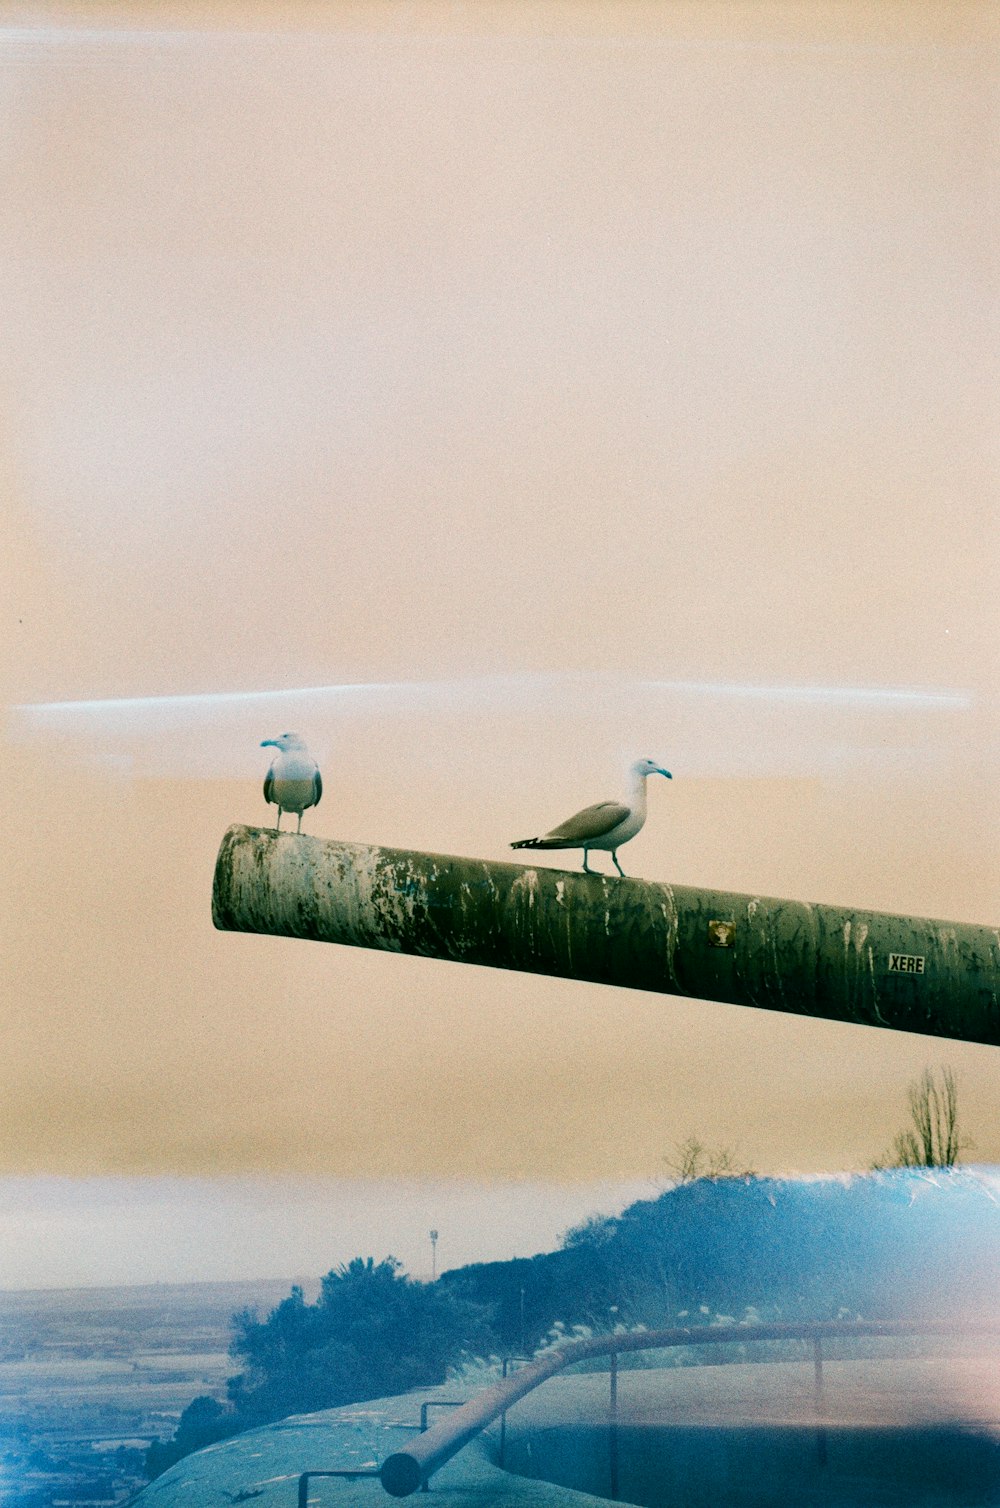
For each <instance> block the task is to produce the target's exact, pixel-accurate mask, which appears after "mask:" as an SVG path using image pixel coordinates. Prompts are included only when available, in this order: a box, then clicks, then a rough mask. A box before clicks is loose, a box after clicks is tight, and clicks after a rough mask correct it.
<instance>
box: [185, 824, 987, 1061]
mask: <svg viewBox="0 0 1000 1508" xmlns="http://www.w3.org/2000/svg"><path fill="white" fill-rule="evenodd" d="M212 919H213V921H214V923H215V925H216V927H218V928H220V929H221V930H224V931H233V932H258V933H269V934H272V935H275V936H279V937H298V938H306V939H312V940H314V941H319V942H332V943H342V944H346V945H348V946H351V947H360V948H380V949H382V950H384V951H387V952H392V953H409V954H417V955H419V956H421V957H424V958H441V959H450V960H452V961H454V962H456V963H472V964H480V965H485V966H487V967H490V968H498V969H515V970H520V971H522V972H525V973H530V974H550V975H556V976H559V977H561V978H564V979H580V980H588V981H591V982H592V983H594V984H606V985H608V984H610V985H619V986H623V987H626V988H628V989H636V990H652V991H656V992H659V993H662V994H667V995H684V996H688V997H692V998H695V999H699V1000H717V1001H723V1002H728V1003H729V1004H733V1005H749V1006H755V1007H757V1008H758V1009H762V1010H772V1011H785V1012H790V1013H792V1014H795V1015H802V1016H817V1017H824V1018H826V1019H828V1020H832V1021H849V1022H854V1023H855V1024H858V1025H865V1026H882V1027H889V1028H891V1029H893V1030H895V1031H908V1032H920V1033H923V1034H925V1035H928V1036H935V1037H952V1038H956V1039H958V1040H960V1041H965V1042H982V1043H986V1044H989V1045H990V1046H994V1047H995V1046H1000V930H998V929H997V928H996V927H987V926H976V925H972V924H969V923H962V922H945V921H933V920H928V919H925V918H922V917H912V916H894V915H891V914H889V913H887V912H879V911H855V910H852V909H849V908H845V907H842V906H826V905H820V904H814V903H807V902H804V901H789V900H776V899H774V898H772V897H769V896H762V895H740V894H734V893H731V892H728V891H723V890H704V889H695V888H692V887H690V886H683V885H670V884H666V883H664V882H663V881H651V880H636V879H619V878H617V877H616V878H614V879H612V878H609V877H605V876H602V875H597V874H583V873H581V872H580V871H574V872H569V871H566V870H560V869H549V868H544V867H538V868H536V867H534V866H527V865H523V864H509V863H494V862H492V861H489V860H485V859H468V858H459V857H454V856H451V855H443V854H430V853H419V852H411V851H408V850H404V849H396V848H383V847H377V846H373V845H368V844H360V843H344V842H340V841H338V840H336V839H331V838H314V837H308V836H300V835H297V834H294V833H277V832H275V831H274V830H273V829H271V828H257V827H244V826H234V827H231V828H230V829H229V831H228V832H227V833H226V835H225V837H224V838H223V840H222V845H221V847H220V849H219V856H218V859H217V862H216V867H215V883H214V887H213V893H212Z"/></svg>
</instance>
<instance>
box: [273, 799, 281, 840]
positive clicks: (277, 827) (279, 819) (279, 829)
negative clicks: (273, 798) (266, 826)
mask: <svg viewBox="0 0 1000 1508" xmlns="http://www.w3.org/2000/svg"><path fill="white" fill-rule="evenodd" d="M274 830H275V832H276V833H280V832H281V807H280V806H279V807H278V820H277V822H276V823H275V824H274Z"/></svg>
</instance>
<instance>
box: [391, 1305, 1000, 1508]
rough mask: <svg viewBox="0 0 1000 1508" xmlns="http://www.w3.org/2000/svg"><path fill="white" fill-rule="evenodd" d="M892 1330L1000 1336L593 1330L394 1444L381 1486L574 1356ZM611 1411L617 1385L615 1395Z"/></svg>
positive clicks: (476, 1428)
mask: <svg viewBox="0 0 1000 1508" xmlns="http://www.w3.org/2000/svg"><path fill="white" fill-rule="evenodd" d="M847 1335H851V1336H896V1335H1000V1324H993V1323H988V1322H986V1323H982V1324H964V1323H961V1322H955V1323H951V1322H948V1321H944V1322H941V1321H933V1320H932V1321H928V1322H927V1323H923V1324H921V1323H908V1322H906V1321H896V1320H886V1321H881V1320H848V1321H839V1320H831V1321H826V1322H823V1321H821V1322H819V1323H813V1324H808V1323H803V1324H798V1325H796V1324H780V1325H698V1326H694V1327H677V1328H674V1329H670V1330H642V1331H632V1332H630V1333H628V1334H623V1333H621V1332H620V1331H618V1332H616V1333H615V1334H614V1335H595V1336H591V1337H589V1338H588V1339H587V1340H578V1341H570V1342H568V1343H567V1344H566V1345H563V1346H560V1347H559V1348H558V1349H557V1350H554V1351H550V1352H548V1353H547V1354H546V1355H544V1356H542V1357H541V1358H540V1359H539V1360H538V1361H536V1362H534V1363H533V1364H532V1365H530V1366H527V1367H522V1368H521V1370H520V1371H518V1372H515V1373H513V1374H512V1375H511V1376H508V1377H506V1378H504V1379H503V1380H502V1381H501V1382H497V1383H494V1384H493V1386H492V1387H489V1388H485V1389H484V1390H483V1391H482V1392H481V1393H477V1394H476V1396H475V1397H474V1398H472V1399H470V1400H469V1402H468V1403H466V1404H463V1405H462V1407H461V1408H459V1409H456V1410H455V1412H454V1413H453V1414H450V1415H449V1416H448V1417H447V1418H445V1419H442V1420H441V1421H440V1422H439V1423H438V1424H435V1425H434V1426H433V1427H432V1428H431V1429H429V1430H428V1431H427V1432H426V1434H421V1435H418V1436H417V1438H416V1439H415V1440H414V1441H413V1443H412V1445H410V1446H408V1447H407V1449H406V1450H402V1451H396V1452H395V1454H393V1455H391V1456H387V1457H386V1459H385V1460H384V1461H383V1462H382V1468H381V1472H380V1475H381V1478H382V1486H383V1487H384V1488H385V1490H386V1492H388V1493H390V1494H391V1495H392V1496H393V1497H397V1498H405V1497H409V1495H410V1493H411V1492H416V1491H417V1489H418V1488H419V1487H421V1486H422V1484H423V1483H424V1482H426V1481H427V1480H428V1479H429V1478H430V1477H431V1476H432V1475H433V1473H434V1472H435V1471H437V1470H438V1469H439V1468H440V1467H442V1466H443V1465H444V1464H445V1462H446V1461H450V1460H451V1458H452V1456H454V1455H455V1454H456V1453H457V1452H458V1451H460V1450H461V1449H462V1447H463V1445H468V1443H469V1441H470V1440H473V1439H475V1437H476V1435H478V1434H481V1433H482V1431H483V1430H484V1429H485V1428H486V1427H487V1425H489V1424H492V1423H493V1421H494V1419H497V1418H499V1417H501V1416H502V1415H503V1414H505V1413H506V1411H507V1409H509V1408H510V1407H511V1405H512V1404H514V1403H516V1402H517V1401H518V1399H519V1398H523V1397H524V1395H525V1394H526V1393H530V1392H531V1391H532V1389H533V1388H537V1387H538V1386H539V1385H540V1384H541V1383H543V1382H545V1381H546V1380H547V1379H548V1378H549V1377H552V1376H554V1375H555V1373H556V1372H561V1371H562V1370H563V1368H564V1367H568V1366H572V1364H573V1363H574V1362H577V1361H586V1360H588V1359H590V1358H591V1357H595V1356H611V1355H613V1354H614V1355H617V1354H618V1353H621V1352H623V1351H656V1350H661V1349H665V1348H667V1347H670V1346H717V1345H723V1344H726V1343H728V1342H736V1343H738V1344H742V1345H746V1344H747V1343H748V1342H754V1341H762V1340H786V1341H787V1340H813V1341H814V1343H815V1342H816V1340H817V1339H819V1338H821V1337H823V1336H830V1337H832V1336H847ZM615 1407H616V1413H617V1389H616V1397H615Z"/></svg>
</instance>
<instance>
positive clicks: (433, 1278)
mask: <svg viewBox="0 0 1000 1508" xmlns="http://www.w3.org/2000/svg"><path fill="white" fill-rule="evenodd" d="M437 1246H438V1233H437V1231H436V1230H432V1231H431V1282H432V1283H433V1282H435V1281H436V1279H437Z"/></svg>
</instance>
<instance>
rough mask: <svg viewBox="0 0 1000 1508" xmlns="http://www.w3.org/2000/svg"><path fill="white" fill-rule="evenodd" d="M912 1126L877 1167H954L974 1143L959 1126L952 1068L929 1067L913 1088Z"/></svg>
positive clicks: (956, 1094) (900, 1135) (910, 1097)
mask: <svg viewBox="0 0 1000 1508" xmlns="http://www.w3.org/2000/svg"><path fill="white" fill-rule="evenodd" d="M908 1097H909V1102H910V1119H911V1120H912V1121H913V1126H912V1128H908V1129H907V1130H905V1131H899V1132H897V1134H896V1136H895V1138H894V1139H893V1143H892V1151H891V1152H890V1153H889V1154H888V1155H887V1156H886V1158H885V1159H884V1161H882V1162H880V1163H876V1164H875V1166H876V1168H884V1167H890V1168H953V1167H954V1166H955V1164H956V1163H957V1162H958V1159H959V1157H960V1155H961V1153H962V1152H964V1151H965V1150H966V1149H967V1148H968V1147H971V1146H972V1142H971V1141H969V1140H967V1139H966V1138H964V1137H962V1136H961V1135H960V1134H959V1129H958V1089H957V1087H956V1084H955V1075H954V1072H953V1071H952V1069H950V1068H942V1069H941V1070H940V1084H939V1083H938V1079H937V1077H936V1076H935V1073H934V1070H933V1069H931V1068H925V1069H924V1071H923V1073H922V1074H921V1075H920V1077H919V1079H914V1081H913V1083H912V1084H911V1085H910V1087H909V1091H908Z"/></svg>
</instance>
